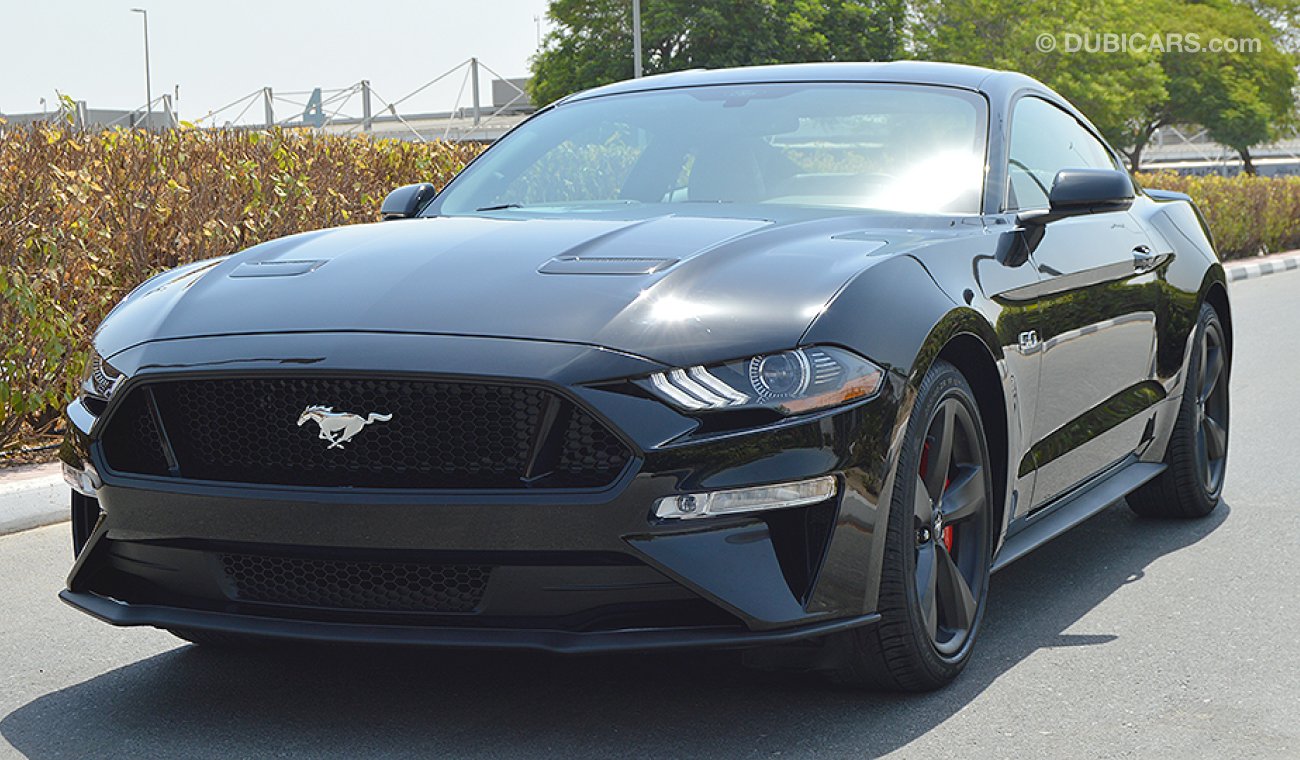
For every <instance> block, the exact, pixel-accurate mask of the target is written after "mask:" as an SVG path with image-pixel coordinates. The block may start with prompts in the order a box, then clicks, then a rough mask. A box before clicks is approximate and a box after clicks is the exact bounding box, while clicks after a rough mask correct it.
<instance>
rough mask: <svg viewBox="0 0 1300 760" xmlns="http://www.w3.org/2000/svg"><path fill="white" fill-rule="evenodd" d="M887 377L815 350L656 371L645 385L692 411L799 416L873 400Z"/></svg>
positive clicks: (834, 352) (853, 357) (840, 354)
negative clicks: (767, 411) (748, 410)
mask: <svg viewBox="0 0 1300 760" xmlns="http://www.w3.org/2000/svg"><path fill="white" fill-rule="evenodd" d="M883 378H884V372H883V371H882V370H881V369H880V368H879V367H877V366H876V365H874V364H872V363H871V362H869V361H867V360H866V359H863V358H862V357H861V356H858V355H857V354H855V353H852V352H850V351H846V350H844V349H842V348H832V347H829V346H813V347H810V348H796V349H794V350H792V351H781V352H779V353H773V354H764V355H762V356H753V357H750V358H748V359H741V360H737V361H731V362H725V363H723V364H718V365H714V366H711V367H703V366H696V367H690V368H688V369H672V370H668V371H667V372H658V373H656V374H653V375H651V376H650V377H649V378H648V379H647V380H646V381H645V385H646V386H647V387H648V388H649V389H650V390H651V391H653V392H654V393H655V394H656V395H657V396H659V397H660V398H662V399H664V400H666V401H668V402H669V403H670V404H672V405H673V406H676V407H678V408H679V409H684V410H686V411H691V412H696V411H710V410H719V409H743V408H768V409H774V410H776V411H778V412H780V413H781V414H801V413H803V412H811V411H815V410H817V409H826V408H828V407H832V406H838V405H840V404H847V403H849V402H851V401H860V400H862V399H865V398H869V397H871V396H872V395H874V394H875V393H876V391H877V390H879V389H880V383H881V380H882V379H883Z"/></svg>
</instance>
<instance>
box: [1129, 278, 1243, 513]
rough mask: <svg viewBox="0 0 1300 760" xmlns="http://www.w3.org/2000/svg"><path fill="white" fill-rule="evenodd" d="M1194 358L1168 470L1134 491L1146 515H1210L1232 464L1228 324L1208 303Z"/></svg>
mask: <svg viewBox="0 0 1300 760" xmlns="http://www.w3.org/2000/svg"><path fill="white" fill-rule="evenodd" d="M1192 337H1193V344H1192V358H1191V360H1190V361H1189V362H1188V366H1187V381H1186V382H1185V383H1184V386H1183V398H1182V401H1181V402H1180V403H1179V406H1178V419H1177V420H1176V421H1175V422H1174V429H1173V432H1172V433H1171V434H1170V436H1169V448H1168V449H1167V450H1166V451H1165V464H1166V465H1167V468H1166V469H1165V471H1164V472H1162V473H1161V474H1160V475H1159V476H1157V477H1156V478H1155V479H1153V480H1151V481H1150V482H1149V483H1147V484H1146V485H1144V486H1142V487H1141V488H1139V489H1138V490H1136V491H1134V492H1133V493H1131V494H1129V497H1128V504H1129V507H1130V508H1131V509H1132V510H1133V511H1134V512H1136V513H1138V514H1139V515H1143V516H1146V517H1204V516H1205V515H1208V514H1209V513H1210V512H1213V511H1214V508H1215V507H1216V506H1217V505H1218V503H1219V497H1220V496H1222V495H1223V480H1224V474H1225V471H1226V469H1227V464H1228V371H1229V369H1230V367H1229V364H1230V361H1229V357H1228V346H1227V340H1226V335H1225V333H1224V331H1223V323H1222V322H1221V321H1220V320H1219V315H1218V312H1216V311H1215V310H1214V307H1213V306H1210V305H1209V304H1203V305H1202V306H1201V312H1200V318H1199V319H1198V320H1197V323H1196V330H1195V331H1194V332H1193V334H1192Z"/></svg>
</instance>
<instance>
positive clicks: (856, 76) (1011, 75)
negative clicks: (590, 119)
mask: <svg viewBox="0 0 1300 760" xmlns="http://www.w3.org/2000/svg"><path fill="white" fill-rule="evenodd" d="M780 82H880V83H900V84H921V85H937V86H941V87H957V88H961V89H964V90H971V91H973V92H984V93H988V94H993V93H995V92H996V93H1005V92H1009V91H1014V90H1019V89H1034V90H1040V91H1043V92H1048V93H1050V92H1051V91H1050V90H1049V89H1048V88H1047V87H1045V86H1044V85H1043V84H1042V83H1041V82H1038V81H1037V80H1035V79H1032V78H1030V77H1027V76H1025V75H1023V74H1018V73H1015V72H1011V71H998V70H996V69H986V68H983V67H981V66H967V65H964V64H959V63H938V62H932V61H888V62H884V63H795V64H781V65H776V66H745V67H740V68H732V69H692V70H689V71H676V72H672V73H668V74H658V75H655V76H649V77H643V78H641V79H629V80H626V81H623V82H616V83H614V84H609V85H605V86H603V87H596V88H593V89H590V90H586V91H584V92H579V93H576V94H574V95H570V96H569V97H567V98H565V99H564V100H562V101H561V102H572V101H575V100H585V99H587V98H594V97H601V96H604V95H615V94H621V93H628V92H640V91H645V90H661V89H670V88H675V87H700V86H705V85H729V84H759V83H780Z"/></svg>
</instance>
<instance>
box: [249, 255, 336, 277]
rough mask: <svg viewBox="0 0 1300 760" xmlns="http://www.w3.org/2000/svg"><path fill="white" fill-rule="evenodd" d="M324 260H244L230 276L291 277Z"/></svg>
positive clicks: (304, 272) (312, 268) (312, 267)
mask: <svg viewBox="0 0 1300 760" xmlns="http://www.w3.org/2000/svg"><path fill="white" fill-rule="evenodd" d="M324 263H325V261H324V260H323V259H321V260H317V261H246V262H244V263H243V264H240V265H239V266H237V267H235V271H233V272H231V273H230V276H231V277H293V276H295V275H300V274H307V273H308V272H313V271H315V270H316V269H319V268H320V266H321V265H322V264H324Z"/></svg>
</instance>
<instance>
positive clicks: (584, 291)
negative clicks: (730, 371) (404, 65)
mask: <svg viewBox="0 0 1300 760" xmlns="http://www.w3.org/2000/svg"><path fill="white" fill-rule="evenodd" d="M881 222H882V220H880V219H877V220H875V222H874V223H873V222H872V221H871V218H870V217H864V216H863V215H856V216H851V217H849V216H846V217H835V218H825V217H824V216H823V217H821V218H816V217H802V218H801V217H798V216H796V217H794V218H786V219H772V218H737V217H730V216H680V215H658V216H655V215H648V216H646V217H644V218H633V219H626V218H623V219H603V218H593V219H583V218H573V217H556V218H536V217H533V218H509V217H508V216H507V217H439V218H430V219H412V220H404V221H398V222H386V223H381V224H369V225H357V226H351V227H341V228H336V229H329V230H321V231H317V232H309V233H304V234H300V235H294V236H291V237H287V238H282V239H279V240H275V241H271V242H268V243H263V244H261V245H258V246H255V247H253V248H250V249H248V250H246V251H243V252H241V253H239V254H236V255H234V256H230V257H227V258H224V259H218V260H213V261H208V262H200V263H198V264H192V265H189V266H187V267H183V268H181V269H178V270H174V271H172V272H169V273H166V274H164V275H161V276H159V277H156V278H154V279H153V280H150V281H149V282H146V283H145V284H144V285H142V286H141V287H140V288H138V289H137V290H136V292H135V293H133V294H132V295H131V296H130V297H129V298H128V299H127V300H126V301H125V302H124V303H123V304H121V305H120V306H119V307H118V308H117V309H116V310H115V311H114V313H113V314H112V315H110V317H109V318H108V319H107V320H105V323H104V325H103V326H102V327H101V329H100V331H99V334H98V335H97V338H96V345H97V348H98V349H99V350H100V351H101V353H104V354H105V355H111V354H112V353H115V352H117V351H121V350H123V349H125V348H128V347H130V346H132V345H137V344H140V343H143V342H147V341H152V340H164V339H172V338H189V337H196V336H209V335H232V334H259V333H276V332H281V333H282V332H319V331H331V332H333V331H378V332H401V333H425V334H444V335H473V336H488V337H510V338H524V339H535V340H546V341H558V342H569V343H583V344H589V345H596V346H601V347H605V348H609V349H615V350H618V351H623V352H627V353H631V354H635V355H638V356H642V357H646V358H650V359H653V360H655V361H659V362H662V363H665V364H670V365H679V366H680V365H684V364H691V363H696V362H700V361H716V360H720V359H727V358H734V357H741V356H745V355H749V354H751V353H761V352H763V351H770V350H774V349H779V348H782V347H788V346H793V345H795V344H796V343H797V342H798V340H799V338H800V336H801V335H802V334H803V333H804V331H805V330H806V329H807V328H808V326H809V324H810V323H811V322H812V320H814V319H815V318H816V317H817V316H818V315H819V314H820V313H821V312H822V310H824V309H825V308H826V306H827V305H828V303H829V302H830V301H831V299H832V298H833V297H834V296H835V294H836V292H837V291H838V290H839V289H840V288H841V287H843V285H844V284H845V283H846V282H847V281H848V280H849V279H851V278H852V277H854V276H855V275H857V274H858V273H860V272H862V271H863V270H865V269H867V268H869V267H870V266H871V265H872V264H873V262H875V261H878V260H880V258H881V257H882V255H885V254H887V253H888V252H889V251H890V250H891V249H897V248H898V246H897V245H894V246H890V245H889V243H890V242H891V240H892V241H894V242H898V240H897V238H898V237H899V235H900V233H901V232H902V230H901V229H900V228H902V227H907V226H910V225H908V224H904V223H900V220H899V219H897V218H893V219H890V220H889V223H887V224H881ZM930 224H931V225H935V224H937V222H936V221H931V222H930ZM908 231H909V232H911V230H908Z"/></svg>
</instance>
